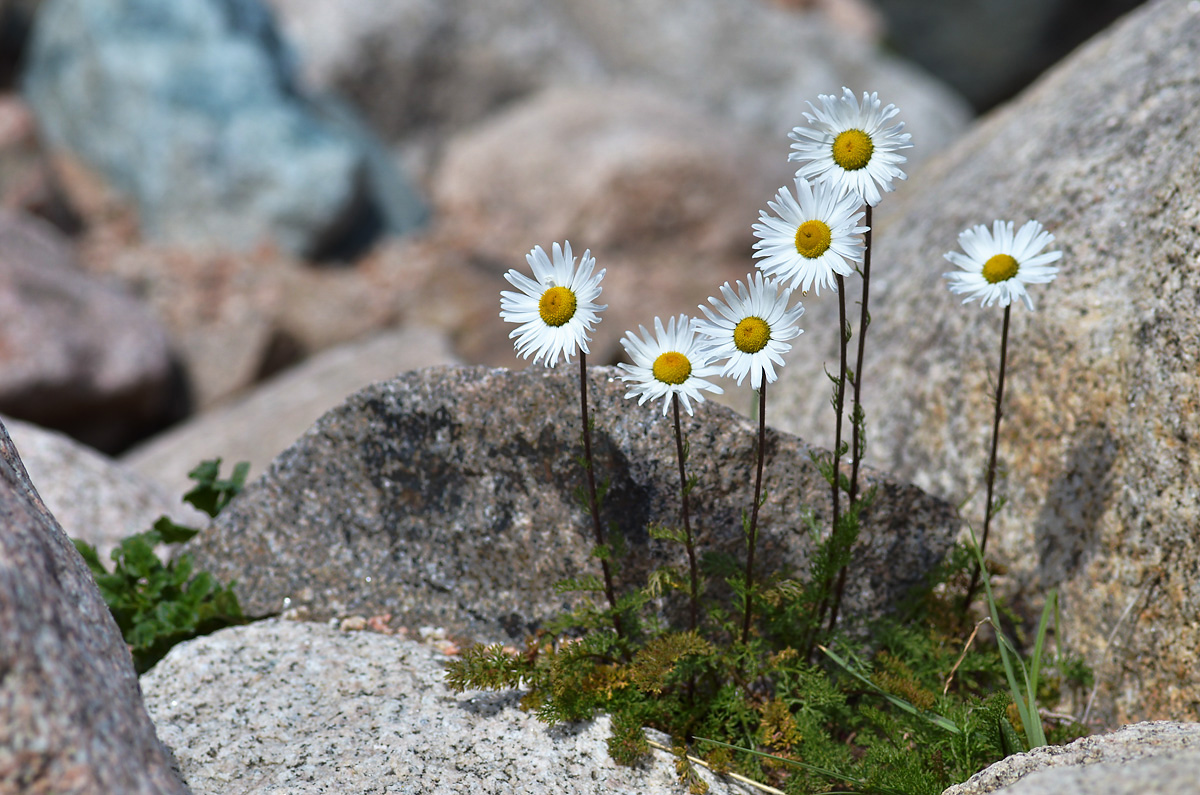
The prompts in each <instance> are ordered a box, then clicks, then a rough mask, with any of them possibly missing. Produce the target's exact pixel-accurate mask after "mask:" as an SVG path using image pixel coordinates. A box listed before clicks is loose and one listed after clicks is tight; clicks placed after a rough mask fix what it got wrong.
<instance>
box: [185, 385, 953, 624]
mask: <svg viewBox="0 0 1200 795" xmlns="http://www.w3.org/2000/svg"><path fill="white" fill-rule="evenodd" d="M571 369H572V368H568V372H566V373H558V372H553V371H550V372H547V371H544V370H542V369H530V370H525V371H522V372H511V371H508V370H489V369H486V368H431V369H428V370H422V371H417V372H414V373H408V374H405V375H403V376H400V377H398V378H396V379H393V380H391V381H387V382H383V383H380V384H375V385H373V386H371V387H368V388H367V389H364V390H362V391H360V392H358V393H356V394H355V395H353V396H351V397H350V398H349V399H348V400H347V401H346V402H345V403H344V404H343V405H341V406H339V407H338V408H337V409H335V410H333V411H331V412H329V413H328V414H326V415H325V416H324V417H322V418H321V420H320V421H319V422H318V423H317V424H316V425H314V426H313V427H312V428H311V429H310V430H309V432H308V433H306V434H305V435H304V436H303V437H302V438H301V439H300V440H299V441H297V442H296V444H294V445H293V446H292V447H290V448H289V449H288V450H286V451H285V452H284V453H283V454H281V455H280V456H279V457H278V458H277V459H276V460H275V462H274V463H273V464H272V465H271V468H270V469H269V470H268V471H267V473H266V474H265V475H264V476H263V477H262V478H261V479H259V480H258V481H257V482H256V483H254V484H253V485H252V486H251V487H249V488H248V489H247V490H246V491H245V492H243V493H242V495H241V496H240V497H238V498H237V499H236V500H235V501H234V502H233V503H231V504H230V505H229V507H228V508H226V509H225V511H224V512H222V514H221V515H220V516H219V517H218V518H217V520H216V522H215V523H214V525H213V526H212V528H210V530H209V531H208V532H206V533H204V534H202V535H201V536H197V538H195V539H193V541H191V542H189V544H188V546H187V549H188V550H189V551H191V552H192V553H193V554H194V555H195V559H196V565H197V568H198V569H207V570H209V571H211V572H212V573H213V574H214V575H215V576H216V577H217V578H218V579H220V580H221V581H228V580H231V579H233V580H237V583H238V598H239V599H240V600H241V604H242V608H243V610H245V611H246V613H247V614H248V615H255V614H263V613H267V612H276V611H279V610H280V609H281V608H282V607H284V606H285V600H288V601H289V603H290V604H291V605H292V606H293V607H296V608H307V609H308V610H310V611H311V614H312V615H313V616H314V617H318V618H326V617H329V616H339V615H347V614H355V613H357V614H363V615H372V614H379V613H393V614H394V615H396V616H397V617H398V618H399V619H400V620H401V621H402V622H403V623H404V624H408V625H420V624H432V625H438V626H444V627H446V628H447V629H449V630H451V631H454V632H459V633H464V634H468V635H473V636H476V637H478V638H480V639H485V640H486V639H498V638H504V637H506V636H507V637H509V638H524V636H525V635H526V633H528V632H529V631H530V630H531V629H532V628H534V627H535V626H537V625H538V624H539V623H540V622H542V621H544V620H546V619H547V618H550V617H551V616H554V615H556V614H558V613H560V612H561V611H562V609H563V607H564V605H565V604H566V599H567V597H563V596H560V595H558V594H556V593H555V591H554V583H556V582H557V581H559V580H560V579H563V578H566V577H577V576H580V575H583V574H594V573H596V571H597V569H596V562H595V559H594V558H592V557H591V556H590V553H591V549H592V546H593V542H592V540H591V539H592V531H591V529H590V517H588V515H587V514H586V513H585V511H584V510H583V509H582V508H581V507H580V506H579V504H578V503H577V501H576V499H575V497H574V492H575V491H576V489H577V487H578V486H579V485H580V484H581V483H582V478H581V472H580V469H579V465H578V463H577V459H576V456H577V454H578V452H579V449H578V448H579V444H578V443H579V433H580V431H579V418H578V406H579V393H578V377H577V375H576V374H575V373H574V372H571V371H570V370H571ZM615 375H616V371H615V370H613V369H611V368H593V369H592V370H591V371H590V376H589V383H590V390H589V391H590V405H591V406H592V407H594V410H595V411H594V417H595V422H596V433H595V438H594V440H593V450H594V452H595V456H596V472H597V476H598V478H600V479H601V480H602V481H607V482H608V484H609V487H608V492H607V496H606V498H605V501H604V506H603V511H602V515H603V518H604V521H605V522H608V521H610V520H611V521H613V522H615V523H616V524H617V526H618V527H619V528H620V531H621V532H622V533H623V534H624V535H625V536H626V538H627V540H628V543H629V545H630V552H629V554H628V556H627V558H626V559H625V560H623V561H622V575H621V577H622V583H623V584H626V585H627V584H629V583H634V584H639V585H640V584H643V583H645V580H646V576H647V573H648V571H649V569H650V568H652V567H656V566H658V565H660V564H663V563H667V562H670V563H672V564H678V563H679V562H680V561H679V558H680V557H681V555H682V552H681V550H679V549H678V548H675V547H672V548H670V549H664V546H663V544H662V543H661V542H653V541H651V540H650V539H649V538H648V536H647V530H646V527H647V524H649V523H651V522H662V523H667V524H677V523H678V521H679V520H678V512H679V503H678V492H679V482H678V469H677V463H676V460H675V443H674V435H673V431H672V430H671V424H670V422H668V421H667V420H665V419H664V418H663V417H662V413H661V410H659V409H657V408H651V407H646V406H642V407H638V406H637V405H636V403H635V402H633V401H626V400H624V398H623V395H624V393H625V392H626V387H625V385H624V384H623V383H621V382H618V381H617V380H616V378H615ZM684 429H685V432H686V433H687V435H688V439H689V441H690V444H691V449H692V451H693V455H692V459H691V462H690V472H691V473H693V474H695V475H696V476H697V478H698V480H699V484H698V486H697V487H696V489H695V491H694V492H693V497H692V516H693V520H692V521H693V528H694V530H695V532H696V534H697V537H698V539H699V544H700V545H701V547H702V548H704V549H718V550H722V551H725V552H728V553H730V554H735V555H737V556H738V558H739V559H740V558H741V557H742V549H743V548H744V541H743V535H742V525H741V515H742V512H743V510H746V509H748V508H749V504H750V501H751V499H752V489H753V483H752V479H753V472H752V467H753V465H754V448H755V444H756V427H755V426H752V425H751V424H750V423H747V422H745V421H744V420H742V419H740V418H739V417H737V416H736V415H735V414H734V413H733V412H732V411H730V410H729V409H726V408H724V407H721V406H712V405H706V406H704V407H702V409H701V410H700V411H699V412H698V413H697V415H696V417H694V418H691V419H689V420H688V421H687V422H685V424H684ZM809 452H810V448H809V447H808V446H807V445H806V444H805V443H804V442H803V441H801V440H800V439H797V438H795V437H792V436H787V435H784V434H778V433H775V432H771V433H770V434H769V435H768V438H767V463H766V467H767V469H766V472H767V475H766V478H767V488H768V490H769V498H768V499H767V502H766V504H765V505H764V506H763V508H762V512H761V514H760V522H761V527H762V530H763V532H762V537H761V542H760V552H759V554H760V555H761V558H760V559H761V560H762V561H764V565H765V566H766V567H768V568H775V569H779V568H782V569H785V570H788V571H796V573H798V574H803V573H804V572H803V563H804V560H805V557H806V555H807V553H808V552H809V550H810V549H811V546H812V539H811V538H810V535H809V533H808V532H807V530H805V529H804V523H803V514H804V512H805V511H806V510H809V509H811V510H812V511H813V513H814V514H815V516H816V518H817V521H818V522H819V523H820V522H827V521H828V519H827V516H828V511H829V508H828V502H829V492H828V486H827V485H826V484H825V481H824V480H823V479H822V478H821V476H820V474H819V473H818V472H817V469H816V467H815V465H814V464H813V463H812V462H811V461H810V459H809ZM869 479H870V481H871V482H872V483H874V484H877V485H878V487H879V494H878V497H877V499H876V501H875V503H874V505H873V506H872V507H871V508H870V509H869V510H868V511H867V512H865V514H864V517H863V532H862V537H861V540H860V542H859V548H858V549H857V550H856V558H855V565H854V570H853V572H852V575H853V576H851V577H850V578H849V585H848V588H847V595H846V606H847V608H846V612H847V613H848V614H853V615H858V616H862V615H868V614H878V613H880V612H882V611H883V610H885V609H886V608H887V607H888V606H890V605H894V604H895V603H896V601H897V600H898V599H900V597H901V596H902V595H903V594H904V593H905V592H906V590H907V589H909V588H911V587H912V586H914V585H915V584H917V583H918V582H920V581H921V580H922V578H923V576H924V575H925V574H926V573H927V572H928V571H929V570H930V567H931V566H933V565H934V564H935V563H936V562H937V561H939V560H940V559H941V557H942V555H943V554H944V553H945V551H946V549H947V547H948V545H949V543H950V540H951V538H952V536H953V535H954V533H955V532H956V530H957V529H958V526H957V521H956V513H955V511H954V509H953V508H952V507H951V506H949V505H947V504H946V503H943V502H941V501H939V500H935V499H931V498H929V497H928V496H926V495H925V494H923V493H922V492H920V491H919V490H917V489H915V488H913V487H911V486H907V485H903V484H900V483H897V482H895V481H893V480H889V479H887V478H884V477H883V476H881V475H880V474H878V473H874V472H872V473H870V474H869ZM797 570H799V571H797Z"/></svg>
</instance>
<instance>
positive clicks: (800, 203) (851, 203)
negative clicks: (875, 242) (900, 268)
mask: <svg viewBox="0 0 1200 795" xmlns="http://www.w3.org/2000/svg"><path fill="white" fill-rule="evenodd" d="M795 183H796V196H795V198H793V197H792V193H791V191H789V190H788V188H787V186H786V185H785V186H784V187H782V188H780V189H779V192H778V193H777V194H775V201H769V202H767V206H768V207H769V208H771V211H772V212H774V213H775V215H771V214H770V213H768V212H767V211H766V210H760V211H759V214H758V223H757V224H754V227H753V228H754V236H755V237H757V238H758V242H756V243H755V244H754V256H755V257H762V258H763V259H762V261H760V262H757V263H755V264H756V265H757V266H758V269H759V270H761V271H762V272H763V273H764V274H765V275H767V276H772V277H774V278H776V279H778V280H779V281H780V282H781V283H782V284H784V285H787V286H790V287H791V289H793V290H795V289H799V290H801V291H802V292H803V294H804V295H808V291H809V289H811V288H812V287H814V286H815V287H816V290H817V295H820V294H821V288H822V287H827V288H829V289H831V290H836V289H837V287H836V281H835V279H834V276H849V275H850V274H852V273H854V268H855V266H856V265H861V264H862V261H863V255H864V252H865V251H866V244H865V243H864V242H863V233H864V232H866V231H867V227H865V226H860V225H859V222H860V221H862V220H863V216H864V215H865V213H864V212H863V211H862V209H861V207H862V203H861V202H860V201H859V199H858V197H856V196H850V195H840V194H839V193H838V191H837V189H836V188H835V187H833V186H831V185H830V184H828V183H825V182H817V183H812V182H809V181H808V180H806V179H804V178H802V177H796V179H795ZM789 282H790V285H788V283H789Z"/></svg>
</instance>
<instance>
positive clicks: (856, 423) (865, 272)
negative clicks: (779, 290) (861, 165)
mask: <svg viewBox="0 0 1200 795" xmlns="http://www.w3.org/2000/svg"><path fill="white" fill-rule="evenodd" d="M864 225H865V226H866V227H867V234H866V237H865V238H864V242H865V243H866V248H865V250H864V251H863V267H862V303H861V306H862V310H861V312H860V314H859V319H858V357H857V359H856V360H855V362H854V377H853V378H851V379H850V382H851V383H852V384H854V407H853V408H852V409H851V410H850V424H851V432H850V433H851V442H850V496H849V499H848V500H847V505H849V506H853V505H854V502H855V500H857V499H858V467H859V465H860V464H861V463H862V454H863V452H864V451H865V449H866V440H865V439H863V438H862V431H863V409H862V400H861V398H860V394H861V393H860V389H861V387H862V371H863V349H864V348H865V347H866V341H867V326H869V325H871V314H870V312H869V311H868V309H867V299H868V298H869V297H870V289H871V205H869V204H868V205H867V217H866V221H865V222H864ZM849 568H850V567H849V566H843V567H842V568H841V571H839V572H838V580H837V587H836V588H834V592H833V608H832V609H831V610H830V611H829V629H830V630H832V629H833V627H834V625H835V624H837V617H838V610H839V609H840V608H841V606H842V593H843V592H845V590H846V570H847V569H849Z"/></svg>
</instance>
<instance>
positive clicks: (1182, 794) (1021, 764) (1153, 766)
mask: <svg viewBox="0 0 1200 795" xmlns="http://www.w3.org/2000/svg"><path fill="white" fill-rule="evenodd" d="M990 792H995V793H1003V795H1050V794H1051V793H1072V792H1075V793H1088V795H1190V794H1191V793H1195V792H1200V723H1172V722H1169V721H1158V722H1152V723H1137V724H1133V725H1131V726H1123V727H1122V728H1120V729H1118V730H1117V731H1115V732H1112V733H1110V734H1098V735H1093V736H1091V737H1084V738H1082V739H1079V740H1076V741H1075V742H1073V743H1070V744H1068V745H1062V746H1047V747H1045V748H1036V749H1034V750H1033V751H1030V752H1029V753H1024V754H1014V755H1012V756H1010V757H1008V758H1007V759H1004V760H1002V761H1000V762H997V763H996V764H994V765H992V766H991V767H989V768H987V769H986V770H983V771H980V772H979V773H976V774H975V775H974V776H972V777H971V778H970V779H969V780H967V781H966V782H964V783H962V784H958V785H956V786H953V787H950V788H948V789H947V790H946V791H945V792H944V793H943V795H986V793H990Z"/></svg>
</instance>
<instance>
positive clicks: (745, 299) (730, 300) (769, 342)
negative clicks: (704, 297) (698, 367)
mask: <svg viewBox="0 0 1200 795" xmlns="http://www.w3.org/2000/svg"><path fill="white" fill-rule="evenodd" d="M746 281H747V282H749V287H747V286H746V285H745V284H743V283H742V282H741V281H740V280H739V281H738V283H737V290H736V291H735V290H734V288H732V287H730V286H729V282H725V284H724V285H722V286H721V296H722V298H724V299H725V300H724V301H722V300H721V299H718V298H709V299H708V302H709V303H710V304H712V305H713V308H714V309H715V310H716V311H715V312H714V311H713V310H712V309H709V308H708V307H707V306H704V305H703V304H701V305H700V311H702V312H703V313H704V315H705V317H707V318H708V321H707V322H705V321H700V323H699V326H698V330H699V333H700V336H702V337H705V338H707V339H708V341H709V345H708V348H707V350H708V353H709V354H710V355H712V356H714V357H715V358H716V359H717V360H718V361H720V360H725V368H724V370H722V371H721V375H724V376H729V377H730V378H736V379H737V382H738V385H739V386H740V385H741V383H742V381H744V380H745V378H746V376H747V375H749V376H750V386H752V387H754V388H755V389H759V388H761V387H762V385H763V379H764V378H765V379H766V382H767V383H768V384H771V383H774V382H775V379H776V375H775V365H779V366H780V367H782V366H783V354H785V353H787V352H788V351H790V350H791V349H792V346H791V345H789V344H788V343H787V342H785V340H791V339H795V338H796V337H799V336H800V335H801V334H803V333H804V332H803V329H801V328H800V327H798V326H797V325H796V321H798V320H799V319H800V316H801V315H803V314H804V305H803V304H801V303H799V302H797V303H796V305H795V306H793V307H791V308H790V309H789V308H788V303H789V302H790V301H791V300H792V291H791V290H789V289H787V288H786V287H785V288H783V289H782V290H781V289H780V288H779V287H778V286H777V284H776V283H775V282H774V281H767V280H766V279H765V278H764V277H763V275H762V274H761V273H756V274H754V275H753V276H747V277H746Z"/></svg>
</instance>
